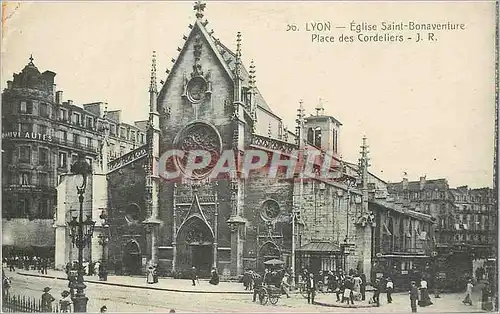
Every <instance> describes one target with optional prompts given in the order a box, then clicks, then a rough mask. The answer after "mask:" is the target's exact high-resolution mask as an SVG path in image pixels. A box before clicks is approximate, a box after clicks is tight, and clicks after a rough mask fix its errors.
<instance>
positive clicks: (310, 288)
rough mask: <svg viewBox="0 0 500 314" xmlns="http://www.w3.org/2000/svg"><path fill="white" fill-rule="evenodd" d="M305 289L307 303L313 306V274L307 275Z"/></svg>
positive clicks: (314, 284)
mask: <svg viewBox="0 0 500 314" xmlns="http://www.w3.org/2000/svg"><path fill="white" fill-rule="evenodd" d="M306 288H307V303H309V304H311V303H312V304H314V297H315V296H316V281H315V280H314V274H313V273H310V274H309V279H307V281H306Z"/></svg>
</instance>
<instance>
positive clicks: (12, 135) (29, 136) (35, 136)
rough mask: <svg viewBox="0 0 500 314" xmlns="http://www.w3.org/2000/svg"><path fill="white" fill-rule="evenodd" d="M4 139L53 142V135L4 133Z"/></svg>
mask: <svg viewBox="0 0 500 314" xmlns="http://www.w3.org/2000/svg"><path fill="white" fill-rule="evenodd" d="M4 138H23V139H30V140H41V141H48V142H52V135H50V134H42V133H35V132H5V133H2V139H4Z"/></svg>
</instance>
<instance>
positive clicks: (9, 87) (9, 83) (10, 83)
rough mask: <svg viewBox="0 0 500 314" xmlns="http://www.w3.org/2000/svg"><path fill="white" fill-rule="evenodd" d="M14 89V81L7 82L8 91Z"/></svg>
mask: <svg viewBox="0 0 500 314" xmlns="http://www.w3.org/2000/svg"><path fill="white" fill-rule="evenodd" d="M11 88H12V81H7V89H11Z"/></svg>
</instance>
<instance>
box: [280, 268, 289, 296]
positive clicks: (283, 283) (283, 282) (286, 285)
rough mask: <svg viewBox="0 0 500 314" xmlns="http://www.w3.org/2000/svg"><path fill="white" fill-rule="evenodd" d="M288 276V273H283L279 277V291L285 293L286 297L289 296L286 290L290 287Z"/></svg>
mask: <svg viewBox="0 0 500 314" xmlns="http://www.w3.org/2000/svg"><path fill="white" fill-rule="evenodd" d="M289 278H290V275H289V274H288V273H285V275H284V276H283V278H282V279H281V291H282V292H284V293H285V294H286V297H287V298H290V293H289V292H288V291H289V289H290V284H289V283H288V279H289Z"/></svg>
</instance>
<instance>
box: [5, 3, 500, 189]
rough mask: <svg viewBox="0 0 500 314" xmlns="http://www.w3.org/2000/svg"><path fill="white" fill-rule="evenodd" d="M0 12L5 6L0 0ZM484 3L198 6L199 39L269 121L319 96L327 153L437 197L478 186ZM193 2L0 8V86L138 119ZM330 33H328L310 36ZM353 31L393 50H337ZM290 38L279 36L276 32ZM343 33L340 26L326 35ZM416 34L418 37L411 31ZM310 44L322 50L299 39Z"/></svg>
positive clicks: (487, 33) (490, 101)
mask: <svg viewBox="0 0 500 314" xmlns="http://www.w3.org/2000/svg"><path fill="white" fill-rule="evenodd" d="M4 4H5V2H4ZM494 11H495V8H494V2H493V1H487V2H480V1H475V2H430V1H429V2H390V3H389V2H349V3H347V2H307V3H306V2H305V1H304V2H298V1H296V2H285V1H281V2H271V1H268V2H240V1H234V2H219V1H208V2H207V6H206V8H205V12H204V14H205V16H204V19H208V21H209V24H208V25H207V29H209V30H210V29H213V30H214V35H215V36H216V37H217V38H219V39H220V40H221V42H222V43H224V44H225V45H226V46H228V47H229V48H230V49H233V50H235V47H236V33H237V32H238V31H241V33H242V59H243V63H244V64H245V65H246V66H247V68H248V66H249V64H250V60H254V62H255V65H256V76H257V86H258V88H259V90H260V91H261V93H262V94H263V96H264V98H265V99H266V100H267V102H268V104H269V105H270V106H271V108H272V110H273V112H274V113H276V114H277V115H279V116H280V117H282V118H283V122H284V124H285V125H287V126H288V128H289V129H292V130H293V129H295V118H296V109H297V108H298V104H299V101H300V100H303V104H304V107H305V109H306V112H307V113H308V114H312V113H314V108H315V107H316V106H317V104H318V103H319V99H320V98H321V99H322V101H323V104H324V107H325V112H326V114H329V115H332V116H334V117H335V118H336V119H338V120H339V121H341V122H342V124H343V125H342V127H341V130H340V135H339V144H340V151H341V153H342V156H343V158H344V159H345V160H350V161H353V162H356V161H357V159H358V158H359V151H360V148H359V146H360V145H361V143H362V137H363V136H366V137H367V142H368V144H369V146H370V148H369V151H370V154H369V155H370V158H371V161H370V163H371V167H370V171H371V172H372V173H373V174H375V175H377V176H379V177H380V178H382V179H384V180H386V181H388V182H399V181H401V180H402V178H403V174H404V173H407V177H408V179H409V180H418V179H419V177H420V176H426V177H427V179H437V178H446V179H448V182H449V184H450V186H452V187H453V186H461V185H468V186H470V187H473V188H476V187H484V186H492V181H493V179H492V173H493V144H494V101H495V98H494V92H495V81H494V75H495V72H494V58H495V56H494V36H495V33H494V30H495V17H494ZM194 21H195V12H194V10H193V3H192V2H190V1H183V2H174V1H169V2H160V1H155V2H132V1H129V2H119V1H116V2H100V1H94V2H36V3H34V2H33V3H30V2H9V3H7V4H6V5H5V6H4V10H3V28H2V48H1V49H2V64H1V76H2V77H1V86H2V89H3V88H5V87H6V81H7V80H11V79H12V74H13V73H18V72H20V71H21V70H22V68H23V67H24V66H25V65H26V64H27V63H28V62H29V60H28V58H29V56H30V54H33V58H34V63H35V65H36V66H37V67H38V69H39V70H40V71H42V72H43V71H45V70H51V71H54V72H56V73H57V75H56V84H57V89H58V90H63V91H64V99H65V100H68V99H71V100H73V101H74V102H75V103H77V104H78V103H80V104H81V103H88V102H95V101H106V102H108V104H109V108H110V109H121V110H122V117H123V120H124V121H126V122H132V121H134V120H141V119H146V118H147V113H148V105H149V100H148V97H149V95H148V88H149V79H150V67H151V55H152V52H153V50H155V51H156V52H157V64H158V80H163V81H164V80H165V78H166V75H167V74H166V72H165V70H166V69H171V66H172V62H171V59H172V58H176V57H177V54H178V52H177V47H182V45H183V42H184V41H183V35H188V33H189V30H190V29H189V28H188V25H189V24H190V23H191V24H192V23H194ZM384 21H385V22H392V21H394V22H396V23H399V22H403V23H404V24H405V23H409V22H412V21H413V22H415V23H446V22H450V23H459V24H465V29H464V30H460V31H435V36H436V38H437V41H428V40H427V41H421V42H418V43H417V42H416V41H415V37H414V36H416V32H410V31H382V30H380V27H381V23H382V22H384ZM317 22H330V24H331V25H332V30H331V31H326V32H311V31H307V30H306V24H308V25H309V28H310V29H311V28H312V24H313V23H317ZM351 22H354V23H356V24H358V25H361V24H363V23H367V24H364V25H368V24H370V25H377V27H378V28H379V29H378V30H377V31H371V32H370V31H363V33H364V34H367V35H374V34H375V33H378V34H381V35H382V36H383V35H384V34H388V35H390V34H393V35H398V34H402V35H404V37H405V38H406V37H412V40H407V41H406V40H405V41H404V42H403V43H400V42H360V41H357V40H355V41H354V42H352V43H346V42H339V41H338V37H339V36H340V35H341V34H345V35H348V36H351V35H354V36H355V38H357V37H356V36H357V35H358V34H357V33H355V32H353V31H351V30H350V24H351ZM292 24H293V25H295V26H296V27H297V28H298V29H299V30H298V31H287V28H288V27H287V25H292ZM336 27H345V28H336ZM421 33H422V35H427V32H426V31H423V32H421ZM313 34H320V35H328V36H333V37H335V42H333V43H328V42H313V41H312V36H313Z"/></svg>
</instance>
